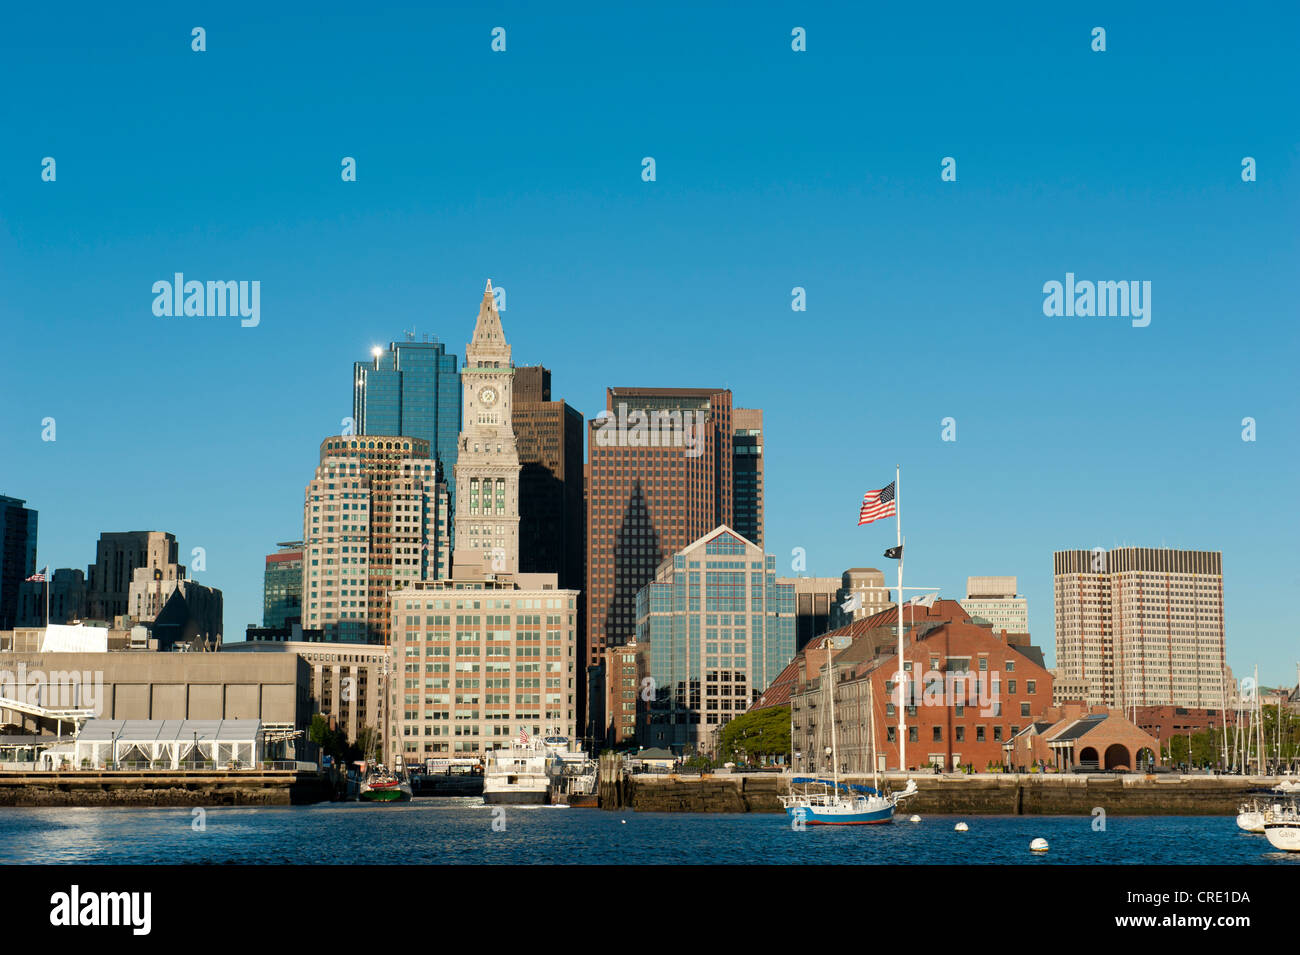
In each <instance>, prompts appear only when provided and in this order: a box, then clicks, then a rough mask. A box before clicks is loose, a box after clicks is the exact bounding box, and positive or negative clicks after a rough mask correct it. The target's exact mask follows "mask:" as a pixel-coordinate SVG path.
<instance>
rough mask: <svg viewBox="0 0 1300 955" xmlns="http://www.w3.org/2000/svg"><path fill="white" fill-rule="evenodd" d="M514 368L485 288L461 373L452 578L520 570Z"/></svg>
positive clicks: (493, 303) (498, 319)
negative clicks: (460, 426)
mask: <svg viewBox="0 0 1300 955" xmlns="http://www.w3.org/2000/svg"><path fill="white" fill-rule="evenodd" d="M514 371H515V369H514V365H513V363H512V362H511V352H510V344H509V343H508V342H507V341H506V335H505V330H504V329H503V328H502V327H501V316H500V315H499V314H498V313H497V308H496V304H495V300H494V298H493V295H492V283H491V282H490V281H489V282H488V283H487V288H486V289H484V291H483V299H482V301H481V302H480V303H479V311H478V319H477V321H476V322H475V324H474V336H473V338H472V339H471V340H470V343H469V344H468V345H467V346H466V348H465V368H464V370H463V371H462V373H461V384H462V394H463V399H462V401H463V411H462V414H461V419H462V421H463V422H464V423H463V425H462V429H461V433H460V438H459V441H458V443H457V452H456V454H457V458H456V502H457V503H456V550H455V553H454V554H453V556H452V568H453V573H454V574H455V576H457V577H478V576H480V575H483V574H489V573H491V574H513V573H515V572H517V571H518V570H519V564H518V559H519V469H520V465H519V451H518V449H517V447H516V445H515V432H514V411H513V391H514V389H513V385H514Z"/></svg>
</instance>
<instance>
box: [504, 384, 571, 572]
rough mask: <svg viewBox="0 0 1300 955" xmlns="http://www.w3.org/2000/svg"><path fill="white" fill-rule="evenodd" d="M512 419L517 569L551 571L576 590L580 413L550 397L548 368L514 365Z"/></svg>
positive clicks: (523, 570)
mask: <svg viewBox="0 0 1300 955" xmlns="http://www.w3.org/2000/svg"><path fill="white" fill-rule="evenodd" d="M513 422H514V429H515V445H516V447H517V448H518V450H519V464H520V465H521V470H520V473H519V569H520V571H522V572H524V573H549V574H557V575H559V578H560V587H561V589H570V588H571V589H575V590H581V589H582V588H583V585H584V581H583V574H582V558H583V525H584V523H585V520H584V518H585V515H584V513H583V509H582V414H581V413H580V412H579V411H578V410H577V409H576V408H571V407H570V406H569V405H567V404H566V403H565V402H563V401H552V400H551V373H550V371H548V370H547V369H546V368H543V367H542V366H541V365H532V366H526V367H523V368H516V369H515V382H514V409H513Z"/></svg>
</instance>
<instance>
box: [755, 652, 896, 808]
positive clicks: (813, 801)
mask: <svg viewBox="0 0 1300 955" xmlns="http://www.w3.org/2000/svg"><path fill="white" fill-rule="evenodd" d="M834 672H835V671H834V667H833V666H832V665H831V641H830V640H829V639H828V640H827V641H826V676H825V678H824V681H823V683H822V686H823V687H824V688H825V689H827V690H829V695H830V713H831V719H830V726H831V745H830V746H829V747H827V750H828V752H827V755H828V756H830V758H831V776H832V778H831V779H815V778H812V777H808V776H796V777H795V778H794V779H792V780H790V794H789V795H788V796H782V797H781V804H782V805H783V806H784V807H785V813H786V815H787V816H788V817H789V818H790V820H791V822H792V824H793V823H795V822H798V823H802V824H803V825H808V826H872V825H879V824H881V823H887V822H893V821H894V807H896V806H897V805H898V803H899V801H900V800H902V799H906V798H907V797H908V796H912V795H914V794H915V793H916V780H914V779H909V780H908V781H907V787H906V788H905V789H903V790H902V791H901V792H896V793H891V794H889V795H885V794H884V793H882V792H881V791H880V789H879V786H880V775H879V772H878V771H875V770H873V773H872V775H873V777H874V781H875V783H876V786H875V787H871V786H857V785H851V784H849V783H842V782H840V775H839V748H838V746H837V744H836V734H835V687H834V684H835V678H834ZM868 686H870V685H868ZM867 699H868V703H867V712H868V713H869V714H870V717H869V720H868V721H869V722H870V724H871V764H872V766H873V767H874V766H875V765H876V719H875V709H874V706H875V699H874V694H872V693H871V692H870V690H868V697H867Z"/></svg>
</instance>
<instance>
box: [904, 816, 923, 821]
mask: <svg viewBox="0 0 1300 955" xmlns="http://www.w3.org/2000/svg"><path fill="white" fill-rule="evenodd" d="M907 821H908V822H920V821H921V817H920V816H913V817H912V818H911V819H909V820H907Z"/></svg>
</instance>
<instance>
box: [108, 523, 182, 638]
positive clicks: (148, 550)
mask: <svg viewBox="0 0 1300 955" xmlns="http://www.w3.org/2000/svg"><path fill="white" fill-rule="evenodd" d="M178 563H179V556H178V551H177V547H176V538H175V536H173V535H172V534H169V533H167V532H165V531H110V532H106V533H103V534H100V535H99V541H98V542H97V543H96V545H95V562H94V563H93V564H91V565H90V566H89V567H87V568H86V605H87V610H86V618H87V619H89V620H105V621H111V620H112V619H113V618H114V617H118V616H122V615H130V614H131V613H132V609H131V583H132V581H134V580H135V572H136V570H137V569H138V568H141V567H143V568H147V569H148V570H149V571H154V570H162V569H165V568H167V567H169V566H175V565H177V564H178Z"/></svg>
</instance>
